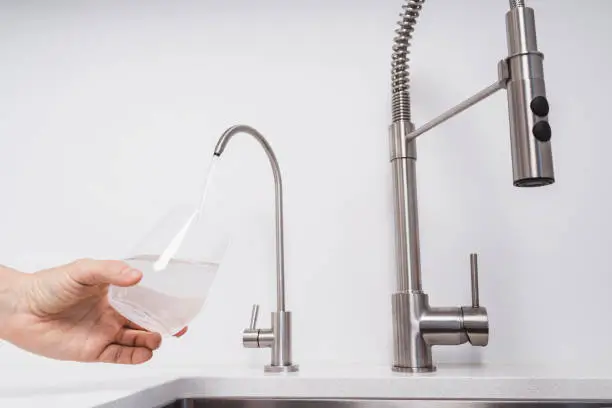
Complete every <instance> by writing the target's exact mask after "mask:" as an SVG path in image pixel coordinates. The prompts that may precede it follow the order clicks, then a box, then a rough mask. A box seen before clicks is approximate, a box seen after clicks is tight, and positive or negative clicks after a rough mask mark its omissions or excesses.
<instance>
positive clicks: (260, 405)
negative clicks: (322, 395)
mask: <svg viewBox="0 0 612 408" xmlns="http://www.w3.org/2000/svg"><path fill="white" fill-rule="evenodd" d="M531 406H538V407H545V408H578V407H589V408H595V407H597V408H612V401H600V402H597V401H475V400H474V401H470V400H444V399H436V400H434V399H430V400H390V399H389V400H344V399H342V400H325V399H267V398H261V399H258V398H257V399H256V398H246V399H243V398H236V399H227V398H195V399H179V400H177V401H175V402H173V403H170V404H167V405H163V406H162V407H161V408H415V407H424V408H429V407H442V408H455V407H456V408H468V407H469V408H472V407H474V408H493V407H496V408H497V407H503V408H527V407H531Z"/></svg>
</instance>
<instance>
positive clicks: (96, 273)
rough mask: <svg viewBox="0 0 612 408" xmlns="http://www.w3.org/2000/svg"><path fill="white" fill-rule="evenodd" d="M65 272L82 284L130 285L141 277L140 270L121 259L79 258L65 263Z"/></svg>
mask: <svg viewBox="0 0 612 408" xmlns="http://www.w3.org/2000/svg"><path fill="white" fill-rule="evenodd" d="M66 272H67V273H68V275H69V276H70V277H71V278H72V279H73V280H74V281H75V282H77V283H79V284H81V285H84V286H94V285H102V284H109V285H116V286H132V285H135V284H137V283H138V282H140V280H141V279H142V272H140V271H139V270H136V269H133V268H131V267H130V266H129V265H128V264H127V263H125V262H122V261H99V260H94V259H81V260H78V261H76V262H73V263H71V264H69V265H67V266H66Z"/></svg>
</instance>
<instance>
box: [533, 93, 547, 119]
mask: <svg viewBox="0 0 612 408" xmlns="http://www.w3.org/2000/svg"><path fill="white" fill-rule="evenodd" d="M529 107H530V108H531V111H532V112H533V114H534V115H536V116H540V117H544V116H547V115H548V112H549V110H550V106H548V100H547V99H546V97H544V96H536V97H535V98H533V99H532V100H531V103H530V104H529Z"/></svg>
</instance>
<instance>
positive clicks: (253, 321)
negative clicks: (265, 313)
mask: <svg viewBox="0 0 612 408" xmlns="http://www.w3.org/2000/svg"><path fill="white" fill-rule="evenodd" d="M258 315H259V305H257V304H255V305H253V310H251V322H250V323H249V330H256V328H257V316H258Z"/></svg>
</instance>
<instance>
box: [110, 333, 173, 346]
mask: <svg viewBox="0 0 612 408" xmlns="http://www.w3.org/2000/svg"><path fill="white" fill-rule="evenodd" d="M161 341H162V338H161V335H160V334H159V333H151V332H147V331H142V330H133V329H124V330H122V331H121V332H120V333H119V335H118V336H117V340H116V342H117V343H118V344H119V345H123V346H131V347H146V348H148V349H150V350H157V349H158V348H159V346H160V345H161Z"/></svg>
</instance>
